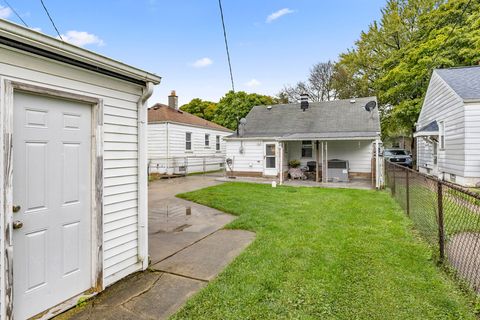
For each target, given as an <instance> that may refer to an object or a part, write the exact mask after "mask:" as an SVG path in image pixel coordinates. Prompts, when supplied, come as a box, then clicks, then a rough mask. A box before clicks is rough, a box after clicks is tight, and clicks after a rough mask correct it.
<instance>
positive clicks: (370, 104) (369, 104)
mask: <svg viewBox="0 0 480 320" xmlns="http://www.w3.org/2000/svg"><path fill="white" fill-rule="evenodd" d="M376 107H377V102H376V101H373V100H372V101H369V102H367V104H366V105H365V107H364V108H365V110H367V111H368V112H370V111H372V110H373V109H375V108H376Z"/></svg>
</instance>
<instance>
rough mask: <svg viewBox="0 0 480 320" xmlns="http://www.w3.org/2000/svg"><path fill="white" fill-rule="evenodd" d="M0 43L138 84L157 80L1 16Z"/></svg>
mask: <svg viewBox="0 0 480 320" xmlns="http://www.w3.org/2000/svg"><path fill="white" fill-rule="evenodd" d="M0 45H1V46H7V47H10V48H13V49H15V50H20V51H26V52H29V53H33V54H35V55H39V56H42V57H46V58H48V59H53V60H56V61H59V62H61V63H66V64H69V65H73V66H76V67H80V68H83V69H87V70H90V71H92V72H96V73H101V74H104V75H107V76H111V77H116V78H119V79H122V80H125V81H129V82H132V83H136V84H139V85H145V84H146V83H147V82H152V83H153V84H158V83H160V80H161V78H160V77H159V76H157V75H155V74H153V73H149V72H147V71H144V70H141V69H138V68H135V67H132V66H130V65H127V64H125V63H123V62H120V61H117V60H114V59H111V58H108V57H105V56H102V55H100V54H97V53H95V52H92V51H89V50H86V49H84V48H81V47H78V46H75V45H73V44H70V43H68V42H64V41H61V40H59V39H56V38H53V37H50V36H48V35H46V34H44V33H41V32H37V31H35V30H32V29H30V28H25V27H23V26H20V25H18V24H15V23H12V22H9V21H6V20H3V19H0Z"/></svg>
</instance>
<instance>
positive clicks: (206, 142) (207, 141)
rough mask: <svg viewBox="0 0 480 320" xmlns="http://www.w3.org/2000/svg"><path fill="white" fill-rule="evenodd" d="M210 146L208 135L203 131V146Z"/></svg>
mask: <svg viewBox="0 0 480 320" xmlns="http://www.w3.org/2000/svg"><path fill="white" fill-rule="evenodd" d="M208 146H210V135H209V134H208V133H205V147H208Z"/></svg>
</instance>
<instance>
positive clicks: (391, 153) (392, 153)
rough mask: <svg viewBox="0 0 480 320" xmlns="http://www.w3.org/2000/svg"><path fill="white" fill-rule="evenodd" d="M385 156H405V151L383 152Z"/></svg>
mask: <svg viewBox="0 0 480 320" xmlns="http://www.w3.org/2000/svg"><path fill="white" fill-rule="evenodd" d="M385 154H386V155H387V156H406V155H407V153H406V152H405V150H385Z"/></svg>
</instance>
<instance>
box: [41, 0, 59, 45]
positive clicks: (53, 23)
mask: <svg viewBox="0 0 480 320" xmlns="http://www.w3.org/2000/svg"><path fill="white" fill-rule="evenodd" d="M40 2H41V3H42V6H43V9H44V10H45V13H46V14H47V16H48V19H50V22H51V23H52V25H53V27H54V28H55V31H57V34H58V36H59V37H60V40H62V41H64V40H63V38H62V35H61V34H60V32H58V29H57V26H56V25H55V22H53V19H52V17H51V16H50V13H49V12H48V9H47V7H46V6H45V3H43V0H40Z"/></svg>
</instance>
